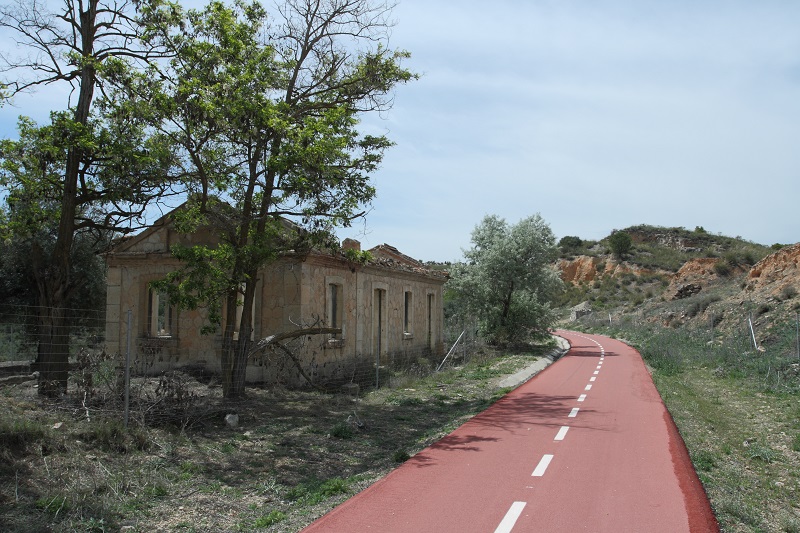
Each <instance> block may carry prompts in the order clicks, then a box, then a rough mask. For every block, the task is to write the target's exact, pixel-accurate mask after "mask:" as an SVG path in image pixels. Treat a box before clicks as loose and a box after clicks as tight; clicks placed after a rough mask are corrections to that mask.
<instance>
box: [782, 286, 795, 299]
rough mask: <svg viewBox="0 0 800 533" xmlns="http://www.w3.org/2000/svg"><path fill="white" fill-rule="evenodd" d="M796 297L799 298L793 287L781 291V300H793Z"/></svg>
mask: <svg viewBox="0 0 800 533" xmlns="http://www.w3.org/2000/svg"><path fill="white" fill-rule="evenodd" d="M795 296H797V289H795V288H794V287H793V286H792V285H787V286H786V287H784V288H783V289H782V290H781V300H784V301H785V300H791V299H792V298H794V297H795Z"/></svg>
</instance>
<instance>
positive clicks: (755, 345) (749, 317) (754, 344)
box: [747, 313, 758, 350]
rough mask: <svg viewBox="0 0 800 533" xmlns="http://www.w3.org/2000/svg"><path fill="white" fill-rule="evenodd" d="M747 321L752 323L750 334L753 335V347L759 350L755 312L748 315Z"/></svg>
mask: <svg viewBox="0 0 800 533" xmlns="http://www.w3.org/2000/svg"><path fill="white" fill-rule="evenodd" d="M747 322H748V324H750V335H751V336H752V337H753V348H755V349H756V350H758V343H757V342H756V330H755V329H754V328H753V313H750V315H748V317H747Z"/></svg>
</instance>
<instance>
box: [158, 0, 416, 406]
mask: <svg viewBox="0 0 800 533" xmlns="http://www.w3.org/2000/svg"><path fill="white" fill-rule="evenodd" d="M389 15H390V10H389V7H387V5H386V4H383V3H381V2H372V1H369V0H287V1H286V2H283V3H281V4H280V7H279V8H278V9H277V11H276V12H274V13H271V14H269V16H268V14H267V12H266V10H265V9H264V8H263V7H262V6H261V5H259V4H258V3H244V2H240V3H236V4H234V5H233V6H226V5H224V4H222V3H221V2H211V3H210V4H209V5H208V6H206V7H205V8H204V9H201V10H191V11H189V12H188V17H187V23H186V24H185V25H183V26H181V27H162V28H154V31H153V32H152V35H153V36H154V39H157V41H158V42H159V43H160V44H163V45H164V46H166V47H167V48H169V49H170V50H171V52H172V54H173V58H172V60H171V62H170V64H169V70H168V71H167V72H164V73H163V75H162V76H161V77H162V78H163V79H165V80H167V81H166V83H165V84H164V86H163V88H162V89H163V94H162V95H161V96H160V97H158V98H154V99H153V101H157V102H159V105H160V110H161V112H162V113H163V117H164V119H165V123H164V128H165V129H164V131H165V133H166V134H168V135H170V136H171V139H172V141H173V142H174V143H176V144H177V145H179V146H180V147H181V152H180V153H181V157H182V162H183V165H184V166H183V169H184V173H185V176H186V178H187V186H188V187H189V189H190V191H191V195H190V197H189V200H188V202H187V204H186V205H185V206H184V209H182V210H180V211H179V212H178V213H179V214H178V216H177V218H176V221H175V222H176V223H177V224H178V225H179V227H181V228H183V229H185V230H187V231H189V230H191V229H192V228H193V227H197V226H199V225H207V226H211V227H212V228H214V233H215V234H216V235H218V236H219V238H220V240H221V243H220V245H219V246H217V247H214V248H208V247H192V248H182V247H174V248H173V253H174V254H175V255H176V256H177V257H179V258H180V259H182V260H183V263H184V265H185V267H184V268H182V269H181V270H180V271H179V272H175V273H174V274H173V275H171V276H169V277H168V279H167V280H166V281H165V283H164V284H162V285H161V288H164V289H167V290H168V291H169V292H170V298H171V299H172V300H173V301H174V302H175V303H177V304H179V305H181V306H183V307H190V308H191V307H198V306H205V307H207V308H208V310H209V317H210V319H211V322H212V325H213V324H222V325H223V331H222V335H223V342H222V348H221V364H222V374H223V394H224V396H225V397H228V398H233V397H237V396H241V395H242V394H243V393H244V383H245V372H246V369H247V359H248V357H249V355H250V350H251V347H252V345H253V340H251V332H252V331H253V323H252V317H253V313H252V309H253V305H254V301H255V298H254V297H255V289H256V284H257V282H258V277H257V275H258V270H259V268H260V267H261V266H263V265H265V264H266V263H268V262H269V261H270V260H272V259H274V258H275V257H277V255H278V254H280V253H281V252H283V251H285V250H288V249H292V250H299V249H302V248H304V247H307V246H310V245H313V244H319V243H320V242H321V241H325V240H326V239H329V238H330V235H331V230H332V229H333V228H335V227H336V226H343V225H349V224H350V223H351V221H352V220H353V219H355V218H357V217H360V216H362V215H363V214H364V209H365V206H366V205H367V204H368V203H369V202H370V201H371V200H372V198H373V197H374V195H375V189H374V187H373V185H372V184H371V182H370V174H371V173H372V172H373V171H374V170H375V169H376V168H377V167H378V164H379V163H380V161H381V159H382V155H383V152H384V150H385V149H386V148H388V147H389V146H390V145H391V143H390V142H389V140H388V139H387V138H385V137H384V136H372V135H365V134H363V133H362V132H361V131H360V130H359V127H358V125H359V118H360V117H361V116H362V115H363V114H365V113H369V112H374V111H385V110H387V109H389V108H390V107H391V103H392V93H393V90H394V88H395V87H396V86H397V85H398V84H401V83H404V82H407V81H410V80H412V79H413V78H414V75H413V74H412V73H411V72H409V71H408V70H407V69H405V68H403V67H402V66H401V62H402V60H403V59H404V58H406V57H407V56H408V54H407V53H406V52H404V51H400V50H392V49H390V48H388V47H387V41H388V33H387V32H388V29H389V27H390V24H389V21H388V17H389ZM287 221H291V223H290V224H287ZM220 302H223V304H221V303H220ZM223 315H224V316H223ZM298 318H310V317H298ZM276 333H277V332H276Z"/></svg>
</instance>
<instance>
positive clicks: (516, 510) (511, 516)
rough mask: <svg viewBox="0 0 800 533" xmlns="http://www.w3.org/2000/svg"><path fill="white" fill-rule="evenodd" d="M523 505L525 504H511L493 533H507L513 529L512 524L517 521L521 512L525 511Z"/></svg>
mask: <svg viewBox="0 0 800 533" xmlns="http://www.w3.org/2000/svg"><path fill="white" fill-rule="evenodd" d="M525 505H526V502H514V503H512V504H511V508H510V509H509V510H508V512H507V513H506V516H504V517H503V521H502V522H500V525H498V526H497V529H495V530H494V533H509V532H510V531H511V529H512V528H513V527H514V524H516V523H517V519H518V518H519V515H521V514H522V510H523V509H525Z"/></svg>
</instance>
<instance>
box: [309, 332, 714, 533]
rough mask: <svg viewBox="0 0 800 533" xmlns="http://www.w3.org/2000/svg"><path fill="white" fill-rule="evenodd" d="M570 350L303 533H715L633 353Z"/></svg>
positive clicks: (604, 347)
mask: <svg viewBox="0 0 800 533" xmlns="http://www.w3.org/2000/svg"><path fill="white" fill-rule="evenodd" d="M560 333H561V335H563V336H564V337H565V338H567V339H568V340H569V341H570V343H571V344H572V349H571V350H570V351H569V352H568V353H567V355H566V356H564V357H563V358H561V359H560V360H559V361H558V362H557V363H555V364H553V365H550V366H549V367H548V368H547V369H546V370H544V371H543V372H541V373H540V374H538V375H537V376H536V377H534V378H533V379H531V380H530V381H528V382H527V383H525V384H524V385H522V386H521V387H519V388H517V389H516V390H514V391H513V392H511V393H510V394H508V395H507V396H505V397H504V398H503V399H501V400H500V401H499V402H497V403H496V404H494V405H493V406H492V407H491V408H490V409H488V410H487V411H485V412H483V413H481V414H480V415H478V416H476V417H474V418H473V419H471V420H470V421H469V422H468V423H466V424H464V425H463V426H461V427H460V428H459V429H457V430H456V431H454V432H453V433H451V434H450V435H448V436H447V437H445V438H444V439H442V440H440V441H439V442H437V443H436V444H434V445H433V446H430V447H429V448H427V449H425V450H423V451H422V452H420V453H418V454H416V455H415V456H414V457H412V458H411V459H410V460H409V461H407V462H406V463H405V464H403V466H401V467H400V468H398V469H397V470H395V471H394V472H392V473H391V474H390V475H389V476H387V477H386V478H384V479H383V480H381V481H380V482H378V483H376V484H375V485H373V486H372V487H370V488H369V489H367V490H365V491H364V492H362V493H361V494H359V495H357V496H355V497H354V498H351V499H350V500H348V501H347V502H345V503H344V504H342V505H341V506H339V507H337V508H336V509H334V510H333V511H331V512H330V513H328V514H327V515H325V516H324V517H322V518H321V519H320V520H318V521H316V522H314V523H313V524H311V525H310V526H309V527H308V528H306V529H305V530H304V531H306V532H307V533H314V532H317V531H320V532H322V531H325V532H339V531H341V532H345V531H348V532H349V531H381V532H405V531H408V532H412V531H413V532H424V531H431V532H432V531H488V532H491V531H495V532H496V533H500V532H510V531H537V532H548V531H553V532H555V531H559V532H562V531H583V530H589V531H597V532H606V531H608V532H610V531H614V532H619V531H648V532H664V533H675V532H681V531H688V532H705V531H717V530H718V527H717V524H716V521H715V519H714V517H713V514H712V513H711V509H710V506H709V504H708V500H707V498H706V497H705V493H704V492H703V490H702V488H701V487H700V482H699V480H698V479H697V476H696V474H695V473H694V470H693V469H692V467H691V464H690V463H688V455H687V454H686V452H685V448H684V446H683V442H682V441H681V440H680V437H679V436H678V434H677V431H675V428H674V424H672V420H671V418H670V417H669V415H668V414H667V412H666V409H665V408H664V405H663V403H662V402H661V398H660V397H659V396H658V393H657V392H656V390H655V387H654V386H653V383H652V380H651V379H650V376H649V374H648V373H647V370H646V368H645V367H644V364H643V362H642V359H641V356H640V355H639V354H638V353H637V352H636V351H635V350H634V349H632V348H630V347H628V346H626V345H625V344H623V343H621V342H618V341H615V340H612V339H608V338H605V337H599V336H589V335H578V334H574V333H570V332H560Z"/></svg>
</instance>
